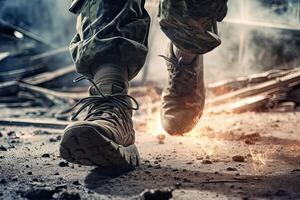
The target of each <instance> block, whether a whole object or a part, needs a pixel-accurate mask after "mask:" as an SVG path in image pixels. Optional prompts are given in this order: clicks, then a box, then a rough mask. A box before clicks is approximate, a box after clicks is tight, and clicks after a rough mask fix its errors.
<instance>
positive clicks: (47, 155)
mask: <svg viewBox="0 0 300 200" xmlns="http://www.w3.org/2000/svg"><path fill="white" fill-rule="evenodd" d="M42 158H50V154H49V153H44V154H43V155H42Z"/></svg>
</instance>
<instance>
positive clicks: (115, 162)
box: [60, 75, 140, 167]
mask: <svg viewBox="0 0 300 200" xmlns="http://www.w3.org/2000/svg"><path fill="white" fill-rule="evenodd" d="M111 77H113V75H108V76H106V77H105V76H101V78H100V80H99V81H95V80H92V79H89V78H86V77H81V78H79V79H77V81H79V80H82V79H89V80H90V82H91V83H92V86H91V87H90V89H89V91H90V96H89V97H86V98H83V99H81V100H80V101H79V102H78V103H76V104H75V105H74V106H73V108H71V109H70V110H68V111H67V112H70V111H71V110H72V109H74V108H75V107H77V106H79V105H81V107H80V108H79V109H78V110H77V112H76V113H75V115H74V116H73V119H75V118H76V117H77V115H78V114H79V113H80V112H82V111H83V110H85V109H87V114H86V117H85V119H84V120H83V121H78V122H75V123H72V124H70V125H69V126H68V127H66V129H65V130H64V135H63V138H62V141H61V144H60V155H61V157H62V158H64V159H65V160H67V161H69V162H71V163H76V164H82V165H91V166H101V167H114V166H115V167H123V166H124V167H134V166H137V165H139V162H140V161H139V153H138V150H137V148H136V146H135V144H134V143H135V131H134V129H133V122H132V111H133V110H137V109H138V104H137V102H136V100H135V99H134V98H133V97H131V96H129V95H128V94H127V88H128V82H127V81H116V80H122V78H111ZM133 104H135V106H133Z"/></svg>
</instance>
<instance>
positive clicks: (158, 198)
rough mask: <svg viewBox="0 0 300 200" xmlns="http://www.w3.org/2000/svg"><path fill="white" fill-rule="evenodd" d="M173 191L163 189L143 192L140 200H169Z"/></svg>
mask: <svg viewBox="0 0 300 200" xmlns="http://www.w3.org/2000/svg"><path fill="white" fill-rule="evenodd" d="M172 191H173V189H169V188H165V189H152V190H144V191H143V192H142V193H141V194H140V197H141V198H140V199H141V200H169V199H171V198H172V197H173V195H172Z"/></svg>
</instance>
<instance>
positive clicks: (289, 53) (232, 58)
mask: <svg viewBox="0 0 300 200" xmlns="http://www.w3.org/2000/svg"><path fill="white" fill-rule="evenodd" d="M298 23H299V2H298V0H297V1H295V0H268V1H267V0H230V1H229V13H228V15H227V17H226V19H225V21H224V22H223V23H222V24H221V27H220V34H221V37H222V41H223V43H222V46H221V47H219V48H218V49H216V50H215V51H214V52H211V53H210V54H208V55H207V57H206V66H207V67H206V71H207V74H208V75H207V77H208V79H210V80H212V81H217V80H218V79H223V78H231V77H236V76H242V75H249V74H252V73H258V72H261V71H265V70H270V69H274V68H276V67H281V66H283V65H286V64H287V63H289V62H291V61H293V60H295V59H297V58H298V57H299V56H300V53H299V51H298V48H299V46H300V40H299V39H300V34H299V33H300V29H299V28H298V26H297V24H298ZM292 29H294V30H292Z"/></svg>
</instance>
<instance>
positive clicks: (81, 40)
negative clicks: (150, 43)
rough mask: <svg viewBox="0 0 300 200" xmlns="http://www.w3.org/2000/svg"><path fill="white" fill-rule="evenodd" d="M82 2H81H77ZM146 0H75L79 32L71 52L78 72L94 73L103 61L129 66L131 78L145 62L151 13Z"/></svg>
mask: <svg viewBox="0 0 300 200" xmlns="http://www.w3.org/2000/svg"><path fill="white" fill-rule="evenodd" d="M77 4H79V5H80V6H76V5H77ZM144 4H145V0H117V1H112V0H86V1H84V3H83V1H82V0H76V1H74V2H73V4H72V5H73V8H74V9H73V10H72V9H71V11H72V12H74V13H76V14H78V19H77V34H76V35H75V37H74V38H73V40H72V42H71V45H70V52H71V55H72V57H73V60H74V62H75V64H76V69H77V72H78V73H81V74H83V75H86V76H89V77H91V78H93V77H92V76H93V75H94V74H95V72H96V71H97V69H98V68H99V67H101V66H102V65H104V64H114V65H116V66H120V67H127V69H128V76H129V77H128V78H129V80H130V79H132V78H133V77H134V76H135V75H136V74H137V73H138V72H139V70H140V69H141V68H142V66H143V65H144V62H145V59H146V56H147V52H148V47H147V40H148V32H149V24H150V17H149V15H148V13H147V12H146V10H145V8H144Z"/></svg>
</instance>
